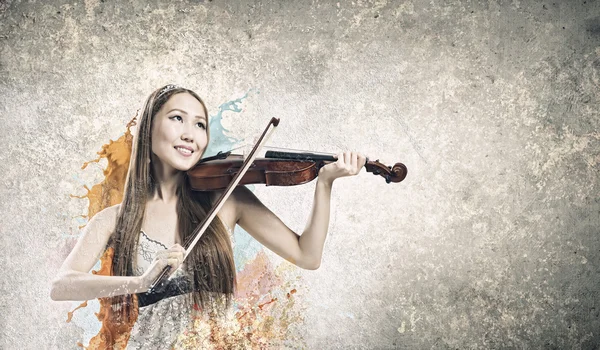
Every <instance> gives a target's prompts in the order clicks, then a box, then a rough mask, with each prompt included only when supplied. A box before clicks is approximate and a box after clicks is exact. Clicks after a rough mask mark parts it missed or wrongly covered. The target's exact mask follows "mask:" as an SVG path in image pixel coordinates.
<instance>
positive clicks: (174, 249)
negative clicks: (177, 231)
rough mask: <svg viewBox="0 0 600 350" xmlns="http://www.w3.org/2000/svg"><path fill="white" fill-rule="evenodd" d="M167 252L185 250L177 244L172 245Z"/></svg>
mask: <svg viewBox="0 0 600 350" xmlns="http://www.w3.org/2000/svg"><path fill="white" fill-rule="evenodd" d="M169 250H173V251H177V252H185V248H184V247H182V246H181V244H179V243H175V244H173V246H172V247H171V248H169Z"/></svg>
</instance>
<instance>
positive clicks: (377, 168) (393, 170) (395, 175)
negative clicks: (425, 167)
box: [365, 159, 408, 183]
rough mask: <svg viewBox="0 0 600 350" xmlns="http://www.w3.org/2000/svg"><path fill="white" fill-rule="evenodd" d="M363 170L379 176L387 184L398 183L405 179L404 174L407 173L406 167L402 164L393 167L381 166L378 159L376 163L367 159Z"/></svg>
mask: <svg viewBox="0 0 600 350" xmlns="http://www.w3.org/2000/svg"><path fill="white" fill-rule="evenodd" d="M365 168H366V169H367V172H370V173H373V175H381V176H382V177H383V178H384V179H385V182H387V183H390V182H400V181H402V180H404V178H406V174H407V173H408V169H407V168H406V165H404V164H402V163H396V164H394V166H393V167H390V166H387V165H385V164H381V163H380V162H379V159H377V160H376V161H370V160H368V159H367V162H366V163H365Z"/></svg>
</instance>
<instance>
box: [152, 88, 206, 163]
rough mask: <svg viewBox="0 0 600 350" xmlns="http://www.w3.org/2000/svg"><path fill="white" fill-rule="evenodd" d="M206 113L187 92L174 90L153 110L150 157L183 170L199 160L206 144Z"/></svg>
mask: <svg viewBox="0 0 600 350" xmlns="http://www.w3.org/2000/svg"><path fill="white" fill-rule="evenodd" d="M207 122H208V120H207V116H206V115H205V113H204V108H203V106H202V104H201V103H200V102H199V101H198V100H197V99H196V98H194V97H193V96H192V95H190V94H188V93H178V94H175V95H173V96H171V97H170V98H169V100H168V101H167V102H166V103H165V104H164V105H163V106H162V107H161V109H160V110H159V111H158V112H157V113H156V116H155V117H154V121H153V123H152V145H151V146H152V153H153V154H152V158H153V159H152V161H153V162H154V161H155V159H156V157H158V159H160V161H161V163H162V165H163V166H164V167H170V168H173V169H177V170H180V171H187V170H189V169H190V168H191V167H192V166H194V165H195V164H196V163H198V161H199V160H200V156H201V155H202V153H203V152H204V149H205V148H206V146H207V144H208V135H207V131H206V129H207V127H208V123H207Z"/></svg>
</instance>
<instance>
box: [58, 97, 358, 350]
mask: <svg viewBox="0 0 600 350" xmlns="http://www.w3.org/2000/svg"><path fill="white" fill-rule="evenodd" d="M207 117H208V113H207V109H206V106H205V104H204V102H203V101H202V99H201V98H200V97H199V96H198V95H197V94H195V93H194V92H193V91H191V90H188V89H185V88H181V87H178V86H175V85H167V86H164V87H162V88H160V89H158V90H156V91H154V92H153V93H152V94H150V96H149V97H148V99H147V100H146V102H145V106H144V108H143V112H142V116H141V118H140V123H139V128H138V133H137V136H136V138H135V140H134V147H133V149H132V156H131V161H130V165H129V171H128V174H127V180H126V184H125V190H124V196H123V202H122V203H121V204H119V205H115V206H113V207H109V208H107V209H105V210H103V211H101V212H99V213H98V214H96V215H95V216H94V217H93V218H92V219H91V220H90V222H89V223H88V224H87V226H86V227H85V228H84V231H83V234H82V235H81V238H80V239H79V240H78V242H77V244H76V245H75V247H74V248H73V250H72V251H71V253H70V254H69V256H68V257H67V259H66V260H65V262H64V263H63V265H62V267H61V269H60V272H59V274H58V276H57V277H56V279H55V280H54V283H53V286H52V292H51V297H52V299H54V300H88V299H93V298H112V302H111V303H112V304H113V305H114V306H113V308H112V309H111V310H112V312H114V314H115V317H114V318H113V320H115V322H123V320H129V321H130V322H125V324H127V325H128V328H127V331H126V333H127V334H126V335H125V337H124V343H127V340H128V339H129V342H128V348H144V349H152V348H163V347H168V348H171V347H172V346H174V345H175V343H176V341H177V339H178V336H179V335H181V334H183V333H184V332H187V333H188V334H189V332H188V331H191V332H192V333H193V331H194V330H193V329H190V328H189V327H192V326H193V324H194V322H192V321H193V320H194V319H195V318H197V317H198V314H204V315H206V314H211V313H212V312H213V311H222V310H224V309H226V308H228V307H229V306H230V304H231V300H232V296H233V293H234V289H235V265H234V260H233V251H232V245H231V238H230V236H231V229H233V228H234V227H235V225H240V226H241V227H242V228H243V229H244V230H245V231H246V232H248V233H249V234H250V235H252V236H253V237H254V238H255V239H256V240H257V241H259V242H260V243H262V244H263V245H264V246H266V247H267V248H269V249H270V250H272V251H273V252H275V253H276V254H278V255H280V256H281V257H283V258H285V259H287V260H288V261H290V262H292V263H294V264H296V265H297V266H299V267H301V268H305V269H316V268H318V267H319V265H320V262H321V256H322V252H323V245H324V242H325V238H326V235H327V230H328V225H329V212H330V209H329V206H330V197H331V187H332V184H333V181H334V180H335V179H337V178H339V177H343V176H349V175H356V174H358V173H359V171H360V169H361V168H362V166H363V165H364V164H365V157H364V156H363V155H361V154H358V153H354V152H345V153H340V154H338V156H337V161H335V162H332V163H330V164H327V165H325V166H323V167H322V168H321V169H320V171H319V176H318V180H317V185H316V190H315V195H314V204H313V208H312V212H311V215H310V217H309V219H308V222H307V224H306V228H305V230H304V231H303V232H302V234H297V233H295V232H294V231H292V230H291V229H289V228H288V227H287V226H286V225H285V224H284V223H283V222H282V221H281V220H280V219H279V218H278V217H277V216H276V215H275V214H273V213H272V212H271V211H270V210H269V209H268V208H267V207H265V206H264V205H263V204H262V203H261V202H260V200H258V198H256V196H254V194H253V193H252V192H250V191H249V190H248V189H246V188H245V187H243V186H239V187H237V188H236V189H235V190H234V191H233V193H232V195H231V196H230V197H229V198H228V199H227V201H226V202H225V204H224V205H223V207H222V209H221V210H220V211H219V213H218V216H217V217H216V218H215V220H213V222H212V223H211V224H210V226H209V227H208V229H207V230H206V231H205V233H204V235H203V236H202V237H201V239H200V241H199V242H198V244H197V245H196V246H195V248H194V249H193V250H192V252H191V253H190V254H189V256H188V257H187V259H186V262H185V264H184V263H182V261H183V257H184V252H185V250H184V249H183V247H182V246H181V242H184V241H185V240H186V239H187V238H188V237H189V236H190V235H191V234H192V233H193V231H194V229H195V228H196V226H197V225H198V224H199V223H200V222H202V220H203V218H204V217H206V215H207V213H208V212H209V211H210V209H211V207H212V205H213V203H214V202H215V201H216V198H218V196H219V195H220V193H219V191H215V192H196V191H192V190H191V187H190V183H189V179H188V178H187V175H186V171H187V170H189V169H190V168H191V167H192V166H194V165H195V164H196V163H197V162H198V161H199V160H200V158H201V157H202V155H203V154H204V152H205V150H206V148H207V146H208V142H209V140H210V131H209V130H208V129H207V127H206V126H207V125H208V118H207ZM230 228H231V229H230ZM106 252H108V253H110V254H112V258H111V259H109V260H110V261H109V262H110V263H111V265H110V267H109V270H110V276H101V275H99V274H91V273H89V272H90V270H91V268H92V267H93V266H94V265H95V264H96V262H97V261H98V259H100V258H101V257H102V256H103V255H104V254H105V253H106ZM110 254H109V255H108V256H111V255H110ZM167 266H170V267H171V269H170V271H171V276H170V280H169V282H168V285H167V287H166V288H165V289H166V290H168V291H169V292H167V293H161V294H156V295H149V296H148V294H152V293H146V292H148V289H149V287H150V285H151V284H152V282H153V281H154V280H155V279H156V278H157V276H158V275H159V274H160V273H161V272H162V270H163V269H164V268H165V267H167ZM139 293H145V294H144V295H145V296H146V297H145V298H143V299H142V298H140V299H139V300H138V298H137V294H139ZM121 332H122V330H121ZM129 334H130V335H131V336H129ZM113 337H114V334H113ZM113 341H114V340H113ZM121 345H123V344H121ZM111 348H112V347H111Z"/></svg>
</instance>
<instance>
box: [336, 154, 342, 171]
mask: <svg viewBox="0 0 600 350" xmlns="http://www.w3.org/2000/svg"><path fill="white" fill-rule="evenodd" d="M336 163H337V164H338V166H340V167H343V166H344V152H341V153H339V154H338V155H337V162H336Z"/></svg>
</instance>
